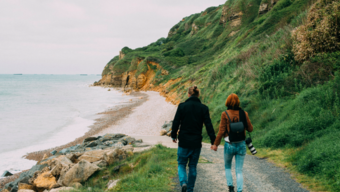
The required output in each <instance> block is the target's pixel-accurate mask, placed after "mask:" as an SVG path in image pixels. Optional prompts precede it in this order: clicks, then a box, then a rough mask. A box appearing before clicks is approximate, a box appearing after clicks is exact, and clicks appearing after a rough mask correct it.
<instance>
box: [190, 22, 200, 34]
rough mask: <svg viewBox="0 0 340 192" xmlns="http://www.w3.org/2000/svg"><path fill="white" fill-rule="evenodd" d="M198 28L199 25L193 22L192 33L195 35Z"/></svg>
mask: <svg viewBox="0 0 340 192" xmlns="http://www.w3.org/2000/svg"><path fill="white" fill-rule="evenodd" d="M198 30H199V27H198V26H197V25H196V24H195V23H193V24H192V25H191V35H195V34H196V33H197V31H198Z"/></svg>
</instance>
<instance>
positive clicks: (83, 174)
mask: <svg viewBox="0 0 340 192" xmlns="http://www.w3.org/2000/svg"><path fill="white" fill-rule="evenodd" d="M97 170H99V167H98V166H97V165H94V164H91V163H90V162H88V161H86V160H81V161H79V163H77V164H76V165H74V166H73V167H72V168H71V169H70V170H68V171H67V172H66V174H65V175H64V176H63V177H61V178H60V179H59V180H58V183H60V184H63V185H64V186H68V185H69V184H71V183H73V182H83V181H86V180H87V179H88V178H89V177H90V176H91V175H92V174H93V173H94V172H96V171H97Z"/></svg>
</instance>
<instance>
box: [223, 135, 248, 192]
mask: <svg viewBox="0 0 340 192" xmlns="http://www.w3.org/2000/svg"><path fill="white" fill-rule="evenodd" d="M234 156H235V162H236V167H235V170H236V182H237V191H242V190H243V174H242V169H243V162H244V158H245V156H246V142H245V141H242V142H240V143H227V142H225V144H224V166H225V176H226V178H227V184H228V186H233V177H232V175H231V161H232V159H233V157H234Z"/></svg>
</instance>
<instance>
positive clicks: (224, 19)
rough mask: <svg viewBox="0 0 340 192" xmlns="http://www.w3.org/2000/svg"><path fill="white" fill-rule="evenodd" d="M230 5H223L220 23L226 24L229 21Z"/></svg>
mask: <svg viewBox="0 0 340 192" xmlns="http://www.w3.org/2000/svg"><path fill="white" fill-rule="evenodd" d="M228 8H229V7H228V6H223V8H222V15H221V19H220V24H225V23H226V22H227V21H228Z"/></svg>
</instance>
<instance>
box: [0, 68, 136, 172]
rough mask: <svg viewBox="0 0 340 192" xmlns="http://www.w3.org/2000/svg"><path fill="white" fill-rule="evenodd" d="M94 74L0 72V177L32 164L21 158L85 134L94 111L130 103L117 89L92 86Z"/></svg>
mask: <svg viewBox="0 0 340 192" xmlns="http://www.w3.org/2000/svg"><path fill="white" fill-rule="evenodd" d="M100 78H101V76H98V75H26V74H23V75H13V74H11V75H1V74H0V176H1V175H2V173H3V172H4V171H6V170H7V171H10V172H11V173H17V172H20V171H23V170H27V169H30V168H31V167H32V166H33V165H35V164H36V161H31V160H27V159H24V158H22V157H23V156H24V155H26V154H27V153H30V152H35V151H39V150H44V149H49V148H53V147H56V146H60V145H63V144H67V143H69V142H71V141H73V140H74V139H75V138H78V137H80V136H83V135H84V133H86V132H87V131H88V130H89V126H91V125H92V124H93V123H94V120H95V119H96V118H98V115H97V114H98V113H99V112H103V111H106V110H107V109H110V108H112V107H114V106H117V105H121V104H122V103H124V102H128V101H129V100H130V99H131V97H130V96H122V93H121V92H118V91H116V90H111V91H108V88H103V87H93V86H91V84H93V82H95V81H98V80H99V79H100Z"/></svg>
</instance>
